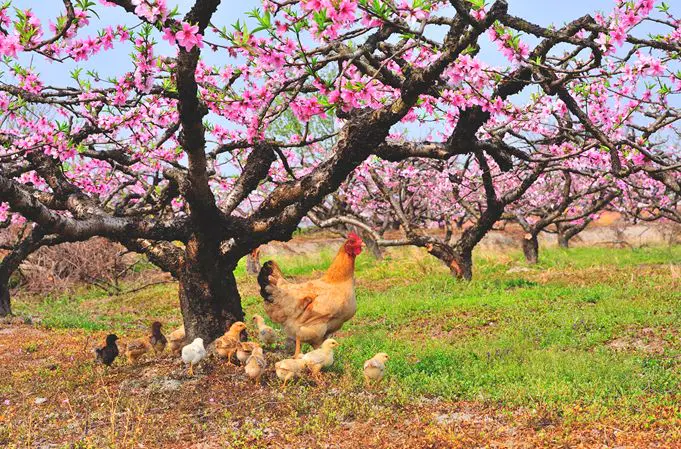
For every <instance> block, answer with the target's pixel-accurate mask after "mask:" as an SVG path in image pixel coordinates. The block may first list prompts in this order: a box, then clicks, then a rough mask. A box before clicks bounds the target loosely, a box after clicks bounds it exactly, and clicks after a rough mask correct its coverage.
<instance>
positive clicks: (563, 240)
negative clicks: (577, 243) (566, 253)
mask: <svg viewBox="0 0 681 449" xmlns="http://www.w3.org/2000/svg"><path fill="white" fill-rule="evenodd" d="M558 246H560V247H561V248H569V247H570V237H568V236H567V235H565V234H563V233H560V232H559V233H558Z"/></svg>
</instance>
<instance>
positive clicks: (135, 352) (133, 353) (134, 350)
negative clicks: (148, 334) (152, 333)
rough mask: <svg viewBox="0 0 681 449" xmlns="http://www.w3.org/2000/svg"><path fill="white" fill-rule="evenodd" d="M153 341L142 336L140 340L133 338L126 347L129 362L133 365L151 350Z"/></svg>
mask: <svg viewBox="0 0 681 449" xmlns="http://www.w3.org/2000/svg"><path fill="white" fill-rule="evenodd" d="M151 349H152V348H151V343H149V341H148V340H147V339H146V338H140V339H139V340H133V341H131V342H130V343H128V345H127V347H126V348H125V356H126V357H127V358H128V362H130V364H131V365H134V364H136V363H137V361H138V360H139V359H140V358H141V357H142V356H143V355H144V354H146V353H147V352H149V351H151Z"/></svg>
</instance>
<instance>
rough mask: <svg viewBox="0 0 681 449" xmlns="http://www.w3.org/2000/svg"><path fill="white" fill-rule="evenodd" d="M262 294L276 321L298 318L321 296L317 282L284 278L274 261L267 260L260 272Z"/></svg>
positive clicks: (269, 314)
mask: <svg viewBox="0 0 681 449" xmlns="http://www.w3.org/2000/svg"><path fill="white" fill-rule="evenodd" d="M258 284H260V295H261V296H262V297H263V299H265V303H264V306H265V311H266V312H267V315H268V316H269V317H270V318H271V319H272V321H274V322H275V323H283V322H285V321H286V320H291V319H297V318H298V317H299V316H301V315H302V314H303V313H304V312H305V311H306V310H307V309H308V308H309V307H310V305H311V304H312V303H313V302H314V301H315V299H316V298H317V296H319V289H318V286H317V284H316V283H315V282H303V283H300V284H295V283H292V282H289V281H287V280H286V279H284V276H283V275H282V273H281V270H280V269H279V266H278V265H277V264H276V263H275V262H274V261H271V260H270V261H268V262H265V264H264V265H263V267H262V269H261V270H260V273H259V274H258Z"/></svg>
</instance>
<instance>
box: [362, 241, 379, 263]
mask: <svg viewBox="0 0 681 449" xmlns="http://www.w3.org/2000/svg"><path fill="white" fill-rule="evenodd" d="M364 243H366V245H367V249H368V250H369V252H370V253H371V255H372V256H374V259H376V260H383V250H382V249H381V247H380V246H379V245H378V243H376V241H375V240H374V239H372V238H365V239H364Z"/></svg>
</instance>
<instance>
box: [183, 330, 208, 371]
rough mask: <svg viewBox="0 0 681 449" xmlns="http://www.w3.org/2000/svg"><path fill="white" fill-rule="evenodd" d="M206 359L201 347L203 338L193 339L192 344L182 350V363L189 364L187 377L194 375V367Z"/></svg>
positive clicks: (203, 349) (204, 351) (204, 350)
mask: <svg viewBox="0 0 681 449" xmlns="http://www.w3.org/2000/svg"><path fill="white" fill-rule="evenodd" d="M204 357H206V349H205V348H204V347H203V338H195V339H194V341H193V342H191V343H190V344H188V345H187V346H185V347H184V348H182V361H184V363H189V372H188V373H189V375H190V376H193V375H194V365H196V364H197V363H199V362H200V361H201V360H203V358H204Z"/></svg>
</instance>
